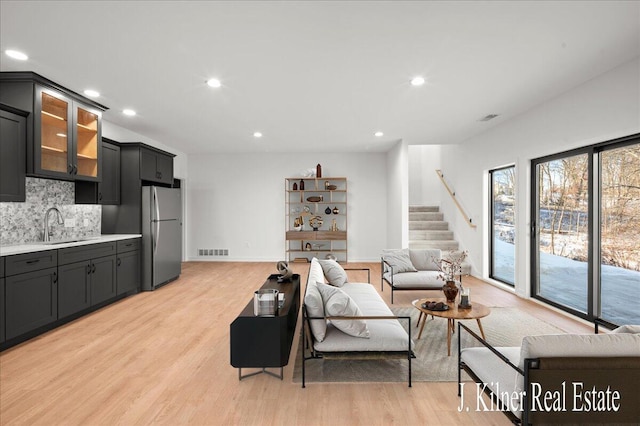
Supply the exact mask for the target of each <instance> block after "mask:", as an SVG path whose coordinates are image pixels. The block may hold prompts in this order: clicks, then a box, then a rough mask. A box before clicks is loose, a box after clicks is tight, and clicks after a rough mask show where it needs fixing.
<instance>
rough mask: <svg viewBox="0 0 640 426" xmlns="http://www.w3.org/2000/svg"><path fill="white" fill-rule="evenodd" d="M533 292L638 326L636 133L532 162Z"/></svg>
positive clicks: (639, 172)
mask: <svg viewBox="0 0 640 426" xmlns="http://www.w3.org/2000/svg"><path fill="white" fill-rule="evenodd" d="M532 173H533V174H532V197H533V199H532V203H531V204H532V212H531V218H532V221H531V231H532V233H531V235H532V239H531V241H532V246H531V247H532V294H533V296H534V297H536V298H538V299H542V300H544V301H546V302H548V303H550V304H552V305H554V306H557V307H559V308H562V309H564V310H567V311H569V312H572V313H574V314H576V315H579V316H581V317H584V318H587V319H593V318H595V317H598V318H602V319H604V320H606V321H608V322H610V323H611V324H617V325H622V324H640V310H638V309H637V304H638V301H639V300H640V296H639V295H640V135H634V136H632V137H628V138H623V139H619V140H616V141H610V142H607V143H603V144H600V145H594V146H591V147H586V148H583V149H578V150H574V151H571V152H568V153H563V154H557V155H554V156H549V157H545V158H542V159H537V160H534V161H533V162H532Z"/></svg>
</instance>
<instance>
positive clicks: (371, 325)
mask: <svg viewBox="0 0 640 426" xmlns="http://www.w3.org/2000/svg"><path fill="white" fill-rule="evenodd" d="M344 269H345V270H347V271H348V270H350V269H349V268H344ZM326 282H327V280H326V279H325V274H324V272H323V269H322V266H321V265H320V262H319V261H318V259H316V258H313V259H312V260H311V265H310V267H309V276H308V278H307V285H306V289H305V296H304V303H303V305H302V313H303V319H304V321H303V327H302V339H303V342H304V350H303V351H302V352H303V354H302V387H303V388H304V387H305V374H306V372H305V363H306V361H308V360H311V359H321V358H323V357H327V356H330V355H332V354H334V355H335V354H340V355H341V357H345V358H347V359H349V358H350V356H346V355H353V357H365V358H366V356H367V355H371V354H376V355H380V354H389V355H393V356H394V357H396V358H397V357H398V356H402V357H406V359H407V361H408V383H409V387H411V358H415V356H414V354H413V341H412V340H411V339H410V337H409V334H408V333H407V331H406V330H405V328H404V327H403V326H402V324H401V323H400V321H399V320H403V321H407V325H408V328H407V329H408V330H410V329H411V317H408V316H406V317H400V316H396V315H394V314H393V312H391V310H390V309H389V307H388V306H387V305H386V303H385V302H384V300H382V298H381V297H380V295H379V294H378V292H377V291H376V289H375V288H374V287H373V286H372V285H371V284H370V283H352V282H346V283H344V284H342V285H341V286H340V287H339V289H340V291H342V292H344V293H346V294H347V295H348V296H349V297H350V298H351V299H352V301H353V302H355V304H356V305H357V307H358V308H359V311H360V313H361V315H358V316H343V315H340V316H331V315H330V314H327V313H326V312H325V304H324V301H323V295H324V294H325V293H322V294H321V293H320V291H319V287H320V286H321V285H325V284H322V283H326ZM318 283H321V284H318ZM325 288H326V287H325ZM353 320H357V321H364V322H365V323H366V328H367V333H366V334H367V336H366V337H356V336H353V335H349V334H347V333H345V332H343V331H341V330H340V329H339V328H338V327H336V325H335V323H336V322H337V321H343V322H345V321H347V322H349V321H353ZM353 357H351V358H353Z"/></svg>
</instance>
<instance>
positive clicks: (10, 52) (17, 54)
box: [4, 49, 29, 61]
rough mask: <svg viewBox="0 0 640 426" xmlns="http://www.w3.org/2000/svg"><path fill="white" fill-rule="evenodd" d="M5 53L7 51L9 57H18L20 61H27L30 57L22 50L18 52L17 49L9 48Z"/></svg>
mask: <svg viewBox="0 0 640 426" xmlns="http://www.w3.org/2000/svg"><path fill="white" fill-rule="evenodd" d="M4 53H6V54H7V56H8V57H10V58H13V59H17V60H19V61H26V60H27V59H29V57H28V56H27V55H25V54H24V53H22V52H18V51H17V50H11V49H8V50H5V51H4Z"/></svg>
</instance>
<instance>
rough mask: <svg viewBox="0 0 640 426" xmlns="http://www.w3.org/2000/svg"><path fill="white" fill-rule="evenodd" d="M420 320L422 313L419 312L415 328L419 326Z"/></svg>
mask: <svg viewBox="0 0 640 426" xmlns="http://www.w3.org/2000/svg"><path fill="white" fill-rule="evenodd" d="M421 319H422V311H420V315H418V323H417V324H416V328H418V327H419V326H420V320H421Z"/></svg>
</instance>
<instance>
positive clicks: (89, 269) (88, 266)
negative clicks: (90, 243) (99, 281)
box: [87, 265, 91, 275]
mask: <svg viewBox="0 0 640 426" xmlns="http://www.w3.org/2000/svg"><path fill="white" fill-rule="evenodd" d="M90 274H91V265H87V275H90Z"/></svg>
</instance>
